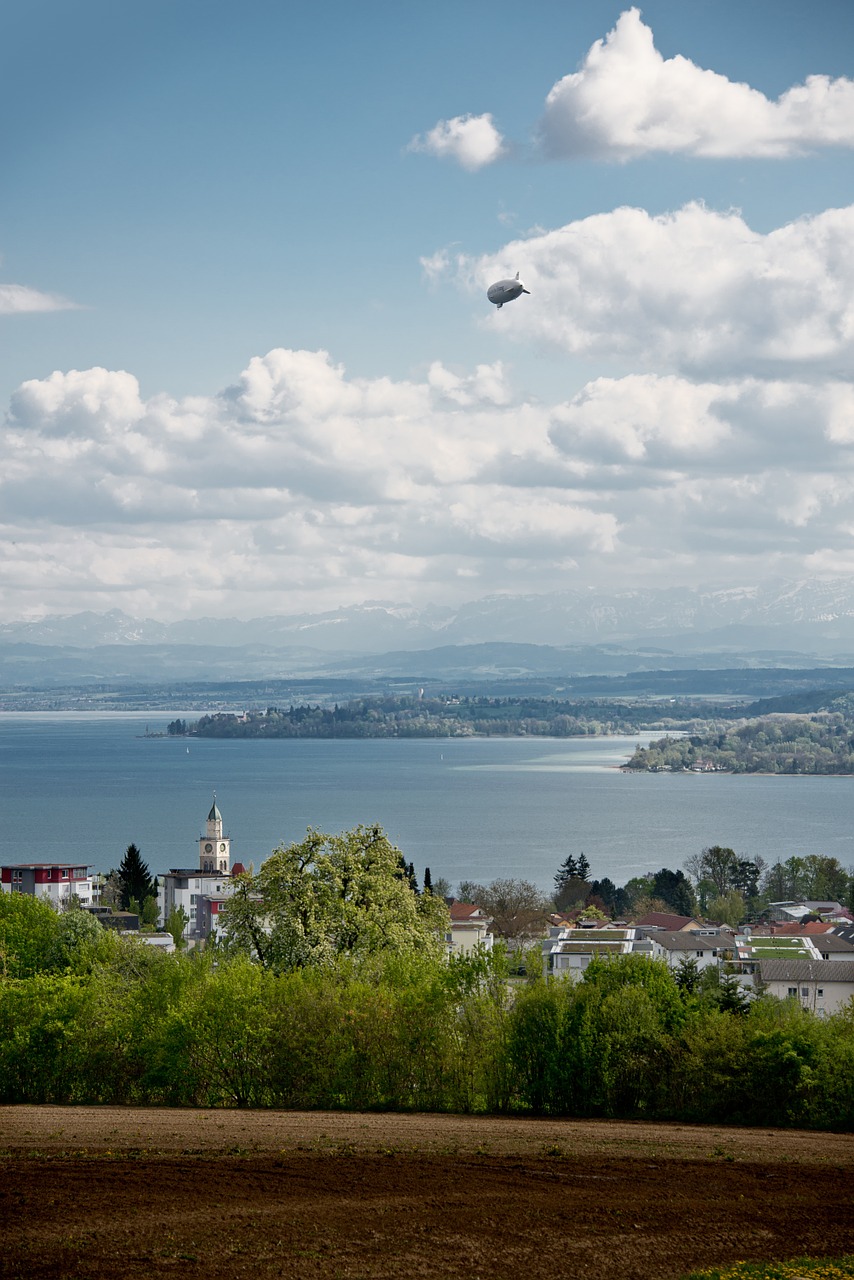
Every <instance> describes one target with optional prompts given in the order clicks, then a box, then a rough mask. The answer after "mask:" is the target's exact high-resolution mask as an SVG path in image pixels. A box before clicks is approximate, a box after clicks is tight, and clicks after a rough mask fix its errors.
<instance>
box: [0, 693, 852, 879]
mask: <svg viewBox="0 0 854 1280" xmlns="http://www.w3.org/2000/svg"><path fill="white" fill-rule="evenodd" d="M176 714H180V713H179V712H173V713H170V714H169V715H166V714H164V715H163V716H162V718H161V717H159V716H157V715H152V714H148V715H123V714H101V715H77V714H73V713H68V712H64V713H58V714H56V715H42V714H32V713H31V714H23V713H22V714H14V713H6V714H2V715H0V862H19V861H20V862H24V861H35V860H42V859H43V860H51V861H52V860H56V861H68V862H87V863H89V864H90V865H91V866H92V867H93V868H94V869H95V870H98V871H107V870H109V868H110V867H112V866H116V865H118V863H119V861H120V860H121V857H122V854H123V853H124V850H125V848H126V846H127V845H128V844H130V843H131V841H133V842H134V843H136V844H137V845H139V847H140V849H141V850H142V854H143V857H144V858H145V860H146V861H147V862H148V864H149V866H150V868H151V870H152V872H154V873H156V874H159V873H161V872H163V871H166V870H167V869H168V868H169V867H171V866H186V865H195V862H196V857H197V848H196V845H195V840H196V838H197V837H198V835H199V833H200V831H201V829H202V828H203V826H204V820H205V818H206V816H207V812H208V809H209V808H210V804H211V794H212V792H213V791H214V790H215V791H216V793H217V803H218V804H219V807H220V809H221V811H222V815H223V820H224V826H225V829H226V831H227V833H228V834H229V835H230V836H231V838H232V850H233V853H234V856H235V858H239V859H240V860H242V861H243V862H245V863H247V864H248V863H249V862H250V861H252V862H254V863H255V864H256V866H257V864H258V863H259V862H260V861H261V860H262V859H263V858H264V857H266V855H267V854H268V853H269V852H270V850H271V849H273V848H275V847H276V845H277V844H279V843H280V842H281V841H291V840H298V839H300V838H301V837H302V836H303V835H304V833H305V829H306V827H308V826H314V827H318V828H319V829H320V830H323V831H332V832H336V831H342V830H344V829H345V828H348V827H352V826H355V825H356V824H357V823H360V822H362V823H365V824H368V823H374V822H378V823H380V824H381V825H382V826H383V827H385V829H386V831H387V832H388V834H389V835H390V837H391V838H392V839H393V840H394V841H395V842H396V843H397V844H399V845H400V847H401V848H402V849H403V850H404V852H405V854H406V856H407V859H411V860H412V861H413V862H414V863H415V865H416V868H417V870H418V873H419V876H420V875H421V873H422V871H423V868H424V866H425V865H427V866H429V867H430V869H431V871H432V873H433V876H434V877H435V876H440V875H444V876H446V877H447V878H448V879H449V880H450V881H451V882H452V883H455V882H456V881H458V880H459V879H461V878H463V879H473V880H491V879H494V878H495V877H497V876H524V877H525V878H526V879H530V880H533V881H535V882H536V883H538V884H540V885H541V886H542V887H543V888H548V887H550V886H551V883H552V877H553V875H554V872H555V870H556V868H557V866H558V864H559V863H560V862H561V861H562V860H563V858H564V857H565V856H566V854H567V853H579V852H582V851H583V852H584V853H585V854H586V855H587V857H588V859H589V860H590V864H591V867H592V872H593V874H594V875H596V876H600V877H601V876H605V875H607V876H610V877H611V879H612V880H614V881H616V882H617V883H622V882H624V881H625V880H626V879H628V878H629V877H631V876H633V875H637V874H639V873H641V872H644V871H656V870H658V869H659V868H660V867H662V866H669V867H678V866H681V865H682V863H683V862H684V860H685V858H686V857H687V856H688V855H689V854H691V853H694V852H697V851H698V850H699V849H702V848H703V846H704V845H708V844H724V845H730V846H731V847H732V848H734V849H735V850H736V851H737V852H739V853H743V854H745V855H747V856H749V857H755V856H756V855H757V854H761V855H762V856H763V857H764V858H766V859H767V860H768V861H775V860H776V859H777V858H784V859H785V858H787V857H790V856H791V855H792V854H806V853H827V854H831V855H833V856H834V857H837V858H839V860H840V862H842V864H843V865H844V866H849V865H851V864H852V863H854V823H852V818H854V778H821V777H818V778H798V777H792V778H779V777H757V776H740V777H730V776H727V775H714V774H712V775H709V776H702V775H683V774H677V775H670V774H624V773H621V772H620V770H619V768H618V767H617V766H618V765H619V764H620V763H621V762H623V761H625V759H626V758H627V757H628V755H629V754H630V753H631V751H632V750H633V748H634V746H635V744H636V743H637V742H638V741H639V739H638V738H637V737H632V738H598V739H597V738H594V739H586V738H585V739H570V740H566V739H559V740H558V739H526V738H506V739H499V738H493V739H486V740H483V739H478V740H471V739H458V740H450V741H439V740H435V739H431V740H399V741H376V742H370V741H369V742H346V741H332V742H318V741H311V740H301V741H300V740H296V741H295V740H290V741H287V740H283V741H279V742H253V741H242V742H241V741H214V740H210V739H209V740H206V741H197V740H192V741H191V742H190V743H189V750H188V749H187V743H186V742H185V741H182V740H180V739H175V740H173V739H168V738H162V739H152V738H145V737H144V736H142V735H143V734H144V733H145V730H146V728H149V729H150V730H151V732H159V731H165V727H166V723H167V720H169V719H173V718H174V716H175V715H176ZM641 740H642V741H644V742H646V741H647V740H648V739H647V738H646V737H644V738H643V739H641Z"/></svg>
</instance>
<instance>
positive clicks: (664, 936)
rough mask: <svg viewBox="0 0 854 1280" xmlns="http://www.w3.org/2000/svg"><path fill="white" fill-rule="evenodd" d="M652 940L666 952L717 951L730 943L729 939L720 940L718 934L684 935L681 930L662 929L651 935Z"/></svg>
mask: <svg viewBox="0 0 854 1280" xmlns="http://www.w3.org/2000/svg"><path fill="white" fill-rule="evenodd" d="M652 940H653V941H654V942H658V943H660V944H661V946H662V947H664V949H665V950H666V951H717V950H718V949H719V948H720V947H721V946H722V945H723V946H727V945H729V943H730V939H729V938H721V936H720V934H717V933H715V934H707V935H706V936H705V937H704V936H703V934H698V933H685V932H684V931H683V930H681V929H662V930H661V931H660V932H659V933H654V934H652Z"/></svg>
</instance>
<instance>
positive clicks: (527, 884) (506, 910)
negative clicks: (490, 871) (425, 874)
mask: <svg viewBox="0 0 854 1280" xmlns="http://www.w3.org/2000/svg"><path fill="white" fill-rule="evenodd" d="M464 888H465V889H467V890H468V891H469V896H467V897H466V898H464V899H463V901H464V902H476V903H477V904H478V906H481V907H483V909H484V911H485V912H486V913H487V915H490V916H491V917H492V922H493V927H494V929H495V932H496V933H498V934H500V936H501V937H502V938H506V939H507V940H508V942H520V941H524V940H525V939H527V938H536V937H538V936H539V935H540V934H541V933H542V932H543V930H544V928H545V925H546V921H547V919H548V913H549V911H550V910H551V905H552V904H551V903H550V902H549V900H548V898H547V897H546V896H545V894H543V893H541V892H540V890H539V889H538V888H537V886H536V885H535V884H532V883H531V881H530V880H517V879H505V880H493V881H491V883H490V884H470V883H466V884H463V885H460V889H464Z"/></svg>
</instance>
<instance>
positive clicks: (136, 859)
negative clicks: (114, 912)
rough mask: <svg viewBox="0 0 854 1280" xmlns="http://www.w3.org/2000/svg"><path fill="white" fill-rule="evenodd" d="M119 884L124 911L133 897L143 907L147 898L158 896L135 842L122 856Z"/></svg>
mask: <svg viewBox="0 0 854 1280" xmlns="http://www.w3.org/2000/svg"><path fill="white" fill-rule="evenodd" d="M119 885H120V887H121V897H120V901H121V906H122V910H123V911H127V909H128V907H129V906H130V900H131V898H134V899H135V900H136V902H137V903H138V904H139V905H140V907H141V906H142V904H143V903H144V902H145V899H146V898H152V897H156V896H157V889H156V887H155V883H154V881H153V879H152V878H151V872H150V871H149V869H148V866H147V864H146V863H145V862H143V860H142V854H141V853H140V851H139V849H138V848H137V847H136V845H135V844H129V845H128V847H127V852H126V853H125V856H124V858H122V864H121V866H120V867H119Z"/></svg>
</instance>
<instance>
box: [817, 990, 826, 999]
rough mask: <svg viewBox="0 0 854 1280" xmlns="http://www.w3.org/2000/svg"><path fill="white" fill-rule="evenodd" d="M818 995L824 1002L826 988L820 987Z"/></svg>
mask: <svg viewBox="0 0 854 1280" xmlns="http://www.w3.org/2000/svg"><path fill="white" fill-rule="evenodd" d="M816 995H817V996H818V998H819V1000H823V999H824V987H818V988H817V989H816Z"/></svg>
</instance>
